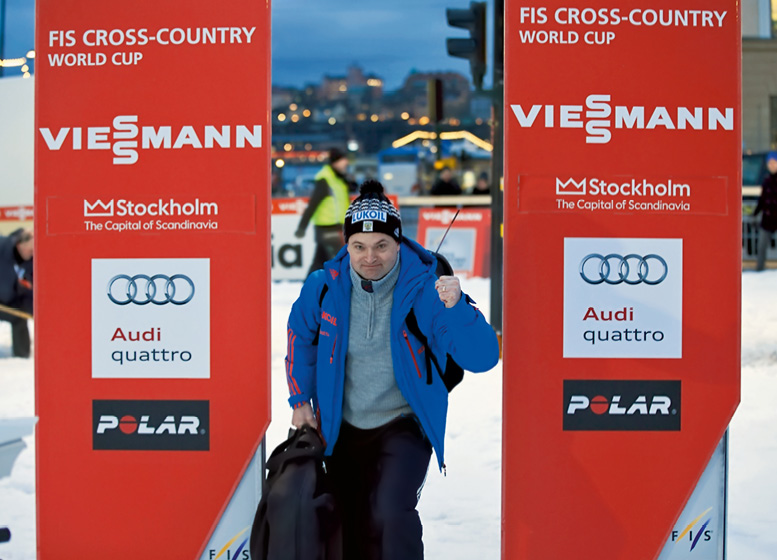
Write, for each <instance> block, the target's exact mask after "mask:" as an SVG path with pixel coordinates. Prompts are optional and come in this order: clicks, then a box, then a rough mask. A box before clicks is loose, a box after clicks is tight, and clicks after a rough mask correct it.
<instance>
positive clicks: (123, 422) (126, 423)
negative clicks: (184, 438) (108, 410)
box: [97, 414, 200, 436]
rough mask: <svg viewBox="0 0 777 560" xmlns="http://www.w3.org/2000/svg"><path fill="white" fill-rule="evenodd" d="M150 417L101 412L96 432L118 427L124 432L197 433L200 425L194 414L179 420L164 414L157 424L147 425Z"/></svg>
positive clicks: (142, 433)
mask: <svg viewBox="0 0 777 560" xmlns="http://www.w3.org/2000/svg"><path fill="white" fill-rule="evenodd" d="M150 418H151V417H150V416H149V415H147V414H146V415H143V416H141V417H140V421H138V419H137V418H135V417H134V416H130V415H129V414H127V415H125V416H122V417H121V418H119V417H117V416H113V415H112V414H103V415H101V416H100V423H99V424H97V433H98V434H104V433H105V432H107V431H108V430H115V429H116V428H118V429H119V430H121V432H122V433H124V434H135V433H137V434H140V435H152V434H173V435H175V434H191V435H193V436H196V435H197V431H198V429H199V427H200V419H199V418H197V417H196V416H181V419H180V421H176V419H175V416H173V415H168V416H165V418H164V420H162V422H161V423H160V424H159V425H158V426H156V427H155V426H152V425H149V423H150V420H149V419H150Z"/></svg>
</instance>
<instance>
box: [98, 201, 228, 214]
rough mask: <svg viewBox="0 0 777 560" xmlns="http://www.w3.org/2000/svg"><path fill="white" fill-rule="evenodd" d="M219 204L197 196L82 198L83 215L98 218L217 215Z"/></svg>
mask: <svg viewBox="0 0 777 560" xmlns="http://www.w3.org/2000/svg"><path fill="white" fill-rule="evenodd" d="M218 214H219V205H218V204H217V203H215V202H203V201H201V200H200V199H199V198H195V199H194V200H193V201H188V202H181V201H178V200H176V199H174V198H170V199H167V200H163V199H161V198H159V199H157V200H154V201H151V202H133V201H131V200H126V199H123V198H120V199H118V200H117V199H110V200H106V201H103V200H102V199H99V198H98V199H97V200H95V201H94V202H90V201H88V200H86V199H84V217H86V218H99V217H113V216H118V217H122V216H154V217H163V216H218Z"/></svg>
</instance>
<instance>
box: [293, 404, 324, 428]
mask: <svg viewBox="0 0 777 560" xmlns="http://www.w3.org/2000/svg"><path fill="white" fill-rule="evenodd" d="M306 424H307V425H308V426H312V427H313V428H316V427H318V422H316V416H315V415H314V414H313V407H312V406H310V403H305V404H303V405H302V406H300V407H299V408H295V409H294V412H292V414H291V425H292V426H294V427H295V428H297V429H298V430H299V429H300V428H301V427H302V426H304V425H306Z"/></svg>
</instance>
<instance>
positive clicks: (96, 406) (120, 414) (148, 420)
mask: <svg viewBox="0 0 777 560" xmlns="http://www.w3.org/2000/svg"><path fill="white" fill-rule="evenodd" d="M209 408H210V407H209V402H208V401H109V400H99V401H93V402H92V430H93V431H92V442H93V449H98V450H171V451H184V450H185V451H207V450H208V449H209V448H210V442H209V431H210V430H209V423H210V419H209V416H210V415H209Z"/></svg>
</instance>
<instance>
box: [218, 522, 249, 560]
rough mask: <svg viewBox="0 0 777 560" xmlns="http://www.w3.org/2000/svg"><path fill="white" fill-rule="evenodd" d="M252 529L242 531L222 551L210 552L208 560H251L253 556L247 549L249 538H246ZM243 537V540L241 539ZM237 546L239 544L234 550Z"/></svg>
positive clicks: (247, 528)
mask: <svg viewBox="0 0 777 560" xmlns="http://www.w3.org/2000/svg"><path fill="white" fill-rule="evenodd" d="M250 529H251V527H246V528H245V529H243V530H242V531H240V532H239V533H238V534H237V535H235V536H234V537H232V538H231V539H229V541H228V542H227V543H226V544H225V545H224V546H223V547H222V548H221V549H220V550H215V549H210V550H208V560H251V555H250V553H249V552H248V548H247V547H246V545H247V544H248V538H249V537H247V536H246V537H244V535H245V534H246V533H247V532H248V531H249V530H250ZM241 537H243V538H242V539H241ZM235 544H237V547H236V548H235V549H234V550H233V549H232V547H233V546H234V545H235Z"/></svg>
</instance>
